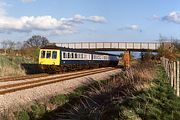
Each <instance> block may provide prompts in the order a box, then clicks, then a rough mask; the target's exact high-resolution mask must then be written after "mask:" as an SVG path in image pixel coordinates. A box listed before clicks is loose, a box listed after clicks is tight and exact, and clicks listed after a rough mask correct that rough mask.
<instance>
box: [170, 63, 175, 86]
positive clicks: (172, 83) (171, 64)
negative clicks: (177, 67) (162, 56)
mask: <svg viewBox="0 0 180 120" xmlns="http://www.w3.org/2000/svg"><path fill="white" fill-rule="evenodd" d="M170 66H171V69H170V72H171V78H170V80H171V86H172V87H173V85H174V82H173V63H172V62H170Z"/></svg>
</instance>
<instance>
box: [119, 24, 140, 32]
mask: <svg viewBox="0 0 180 120" xmlns="http://www.w3.org/2000/svg"><path fill="white" fill-rule="evenodd" d="M118 30H119V31H124V30H131V31H138V32H142V29H141V28H140V26H139V25H136V24H133V25H127V26H124V27H120V28H119V29H118Z"/></svg>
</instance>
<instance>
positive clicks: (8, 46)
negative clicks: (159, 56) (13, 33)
mask: <svg viewBox="0 0 180 120" xmlns="http://www.w3.org/2000/svg"><path fill="white" fill-rule="evenodd" d="M1 44H2V47H3V49H4V53H5V54H6V53H7V52H11V51H12V50H14V48H15V42H14V41H11V40H4V41H2V42H1Z"/></svg>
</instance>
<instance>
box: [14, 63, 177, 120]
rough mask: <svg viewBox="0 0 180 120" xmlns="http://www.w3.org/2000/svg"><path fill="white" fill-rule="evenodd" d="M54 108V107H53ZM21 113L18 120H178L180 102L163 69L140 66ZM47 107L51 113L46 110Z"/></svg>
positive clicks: (17, 115) (148, 65) (157, 66)
mask: <svg viewBox="0 0 180 120" xmlns="http://www.w3.org/2000/svg"><path fill="white" fill-rule="evenodd" d="M53 105H55V106H56V107H54V108H53V107H52V106H53ZM35 106H36V107H35V109H32V108H31V110H29V111H25V110H23V111H20V112H18V113H17V114H16V118H17V119H18V120H35V119H40V120H56V119H63V120H66V119H67V120H121V119H123V120H178V119H179V118H180V98H178V97H176V96H175V95H174V91H173V88H172V87H171V86H170V84H169V81H168V79H167V75H166V74H165V71H164V69H163V68H162V67H161V66H159V65H156V67H154V66H153V65H150V64H141V67H140V66H139V65H136V66H134V67H133V68H132V69H130V70H128V71H126V72H122V73H121V74H119V75H117V76H113V77H112V78H111V79H108V80H104V81H101V82H94V83H92V84H90V85H88V86H83V87H79V88H77V89H76V90H75V91H74V92H72V93H70V94H67V95H58V96H55V97H53V98H51V99H50V100H49V101H48V104H43V105H40V104H39V103H37V104H36V105H35ZM50 106H51V107H52V108H53V109H49V108H50Z"/></svg>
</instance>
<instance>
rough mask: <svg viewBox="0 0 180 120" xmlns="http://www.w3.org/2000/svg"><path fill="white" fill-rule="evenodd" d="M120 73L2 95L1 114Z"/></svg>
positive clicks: (90, 76) (117, 71) (114, 71)
mask: <svg viewBox="0 0 180 120" xmlns="http://www.w3.org/2000/svg"><path fill="white" fill-rule="evenodd" d="M120 71H121V70H120V69H116V70H112V71H108V72H104V73H99V74H95V75H89V76H86V77H81V78H76V79H71V80H66V81H61V82H58V83H53V84H49V85H44V86H40V87H35V88H31V89H26V90H22V91H17V92H13V93H9V94H5V95H0V112H1V113H2V112H4V110H6V109H11V108H12V109H14V108H16V107H17V106H21V105H24V104H27V103H29V102H31V101H34V100H38V99H41V98H44V97H49V96H54V95H57V94H65V93H68V92H71V91H72V90H73V89H75V88H77V87H78V86H80V85H83V84H85V83H86V84H87V83H89V82H90V81H91V80H96V81H99V80H103V79H107V78H108V77H110V76H111V75H114V74H117V73H119V72H120ZM1 85H2V83H1Z"/></svg>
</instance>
